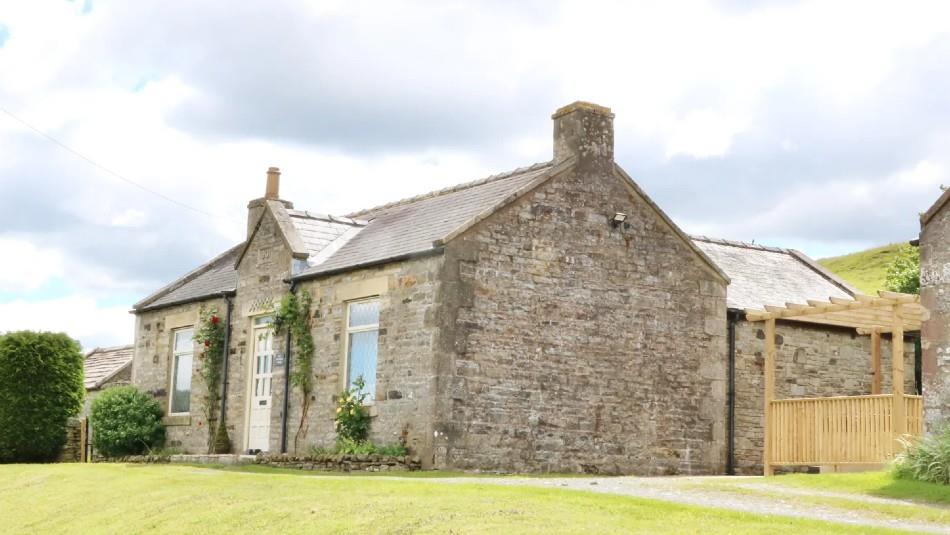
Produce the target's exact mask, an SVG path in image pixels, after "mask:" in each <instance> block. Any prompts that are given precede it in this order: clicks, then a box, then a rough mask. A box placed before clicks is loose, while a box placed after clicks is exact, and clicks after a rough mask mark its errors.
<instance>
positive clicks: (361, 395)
mask: <svg viewBox="0 0 950 535" xmlns="http://www.w3.org/2000/svg"><path fill="white" fill-rule="evenodd" d="M364 386H365V383H363V377H362V376H360V377H357V378H356V380H355V381H353V386H352V387H351V388H347V389H346V390H344V391H343V392H342V393H341V394H340V395H339V396H338V397H337V400H336V416H334V426H335V427H336V435H337V440H338V441H343V440H347V441H351V442H355V443H359V442H363V441H365V440H366V437H367V436H368V435H369V411H368V410H366V406H365V405H364V404H363V402H364V401H366V396H367V395H368V394H367V393H366V392H365V391H364V390H363V388H364Z"/></svg>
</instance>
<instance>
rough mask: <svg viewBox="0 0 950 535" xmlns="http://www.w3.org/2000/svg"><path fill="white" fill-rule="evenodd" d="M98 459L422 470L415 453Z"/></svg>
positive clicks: (327, 469)
mask: <svg viewBox="0 0 950 535" xmlns="http://www.w3.org/2000/svg"><path fill="white" fill-rule="evenodd" d="M100 462H111V463H131V464H165V463H176V464H230V465H238V464H260V465H264V466H272V467H274V468H292V469H295V470H318V471H324V472H408V471H414V470H421V469H422V461H421V459H419V457H417V456H409V455H406V456H402V457H392V456H388V455H375V454H374V455H308V456H294V455H258V456H256V457H255V456H253V455H127V456H125V457H115V458H111V459H103V460H102V461H100Z"/></svg>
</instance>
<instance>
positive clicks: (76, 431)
mask: <svg viewBox="0 0 950 535" xmlns="http://www.w3.org/2000/svg"><path fill="white" fill-rule="evenodd" d="M85 422H86V420H85V419H84V418H69V419H67V420H66V443H65V444H63V449H62V451H60V454H59V458H58V459H57V462H61V463H78V462H80V461H82V449H83V440H82V438H83V434H82V427H83V426H84V425H85Z"/></svg>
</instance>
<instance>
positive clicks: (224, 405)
mask: <svg viewBox="0 0 950 535" xmlns="http://www.w3.org/2000/svg"><path fill="white" fill-rule="evenodd" d="M221 297H223V298H224V302H225V303H227V304H228V313H227V318H226V319H225V322H226V323H225V326H226V327H225V329H224V380H223V381H221V383H222V384H221V412H220V413H219V416H218V425H223V424H224V418H225V416H226V414H227V412H228V360H229V359H228V356H229V354H230V353H231V309H233V308H234V302H233V301H231V295H230V294H229V293H222V294H221Z"/></svg>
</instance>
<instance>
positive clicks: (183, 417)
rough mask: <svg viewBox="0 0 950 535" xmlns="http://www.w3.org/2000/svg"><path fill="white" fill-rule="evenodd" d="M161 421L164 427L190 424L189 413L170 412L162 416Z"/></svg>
mask: <svg viewBox="0 0 950 535" xmlns="http://www.w3.org/2000/svg"><path fill="white" fill-rule="evenodd" d="M162 423H163V424H165V426H166V427H174V426H179V425H191V415H190V414H170V415H168V416H165V417H164V418H162Z"/></svg>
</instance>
